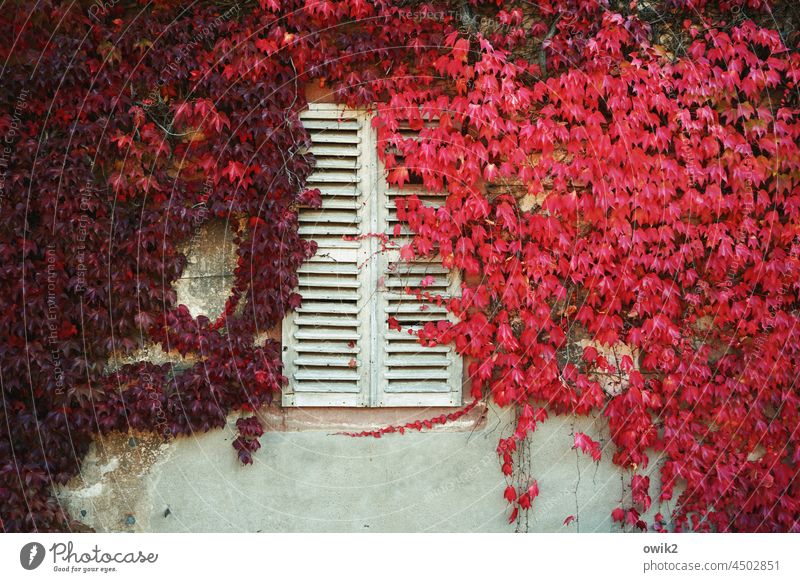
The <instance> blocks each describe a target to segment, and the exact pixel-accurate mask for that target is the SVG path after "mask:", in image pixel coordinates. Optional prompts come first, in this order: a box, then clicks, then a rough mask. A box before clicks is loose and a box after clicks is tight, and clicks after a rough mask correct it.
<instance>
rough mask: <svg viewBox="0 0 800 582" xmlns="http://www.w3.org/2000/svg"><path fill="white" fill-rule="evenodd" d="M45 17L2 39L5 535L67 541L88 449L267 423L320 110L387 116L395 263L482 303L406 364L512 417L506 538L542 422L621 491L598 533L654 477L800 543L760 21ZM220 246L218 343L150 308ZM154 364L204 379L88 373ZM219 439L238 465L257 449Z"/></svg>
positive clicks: (678, 522) (744, 525)
mask: <svg viewBox="0 0 800 582" xmlns="http://www.w3.org/2000/svg"><path fill="white" fill-rule="evenodd" d="M34 4H35V3H33V2H19V3H17V4H16V5H15V9H13V10H9V11H7V12H5V13H4V14H3V15H2V17H0V22H1V23H2V24H0V26H1V27H2V28H1V29H0V30H2V32H3V33H4V36H5V37H6V38H9V39H11V38H13V39H15V41H14V42H13V43H9V44H8V45H7V46H6V47H4V48H3V49H2V51H3V52H2V57H3V61H4V63H5V66H4V69H3V71H2V89H0V91H2V95H3V101H4V103H5V104H6V105H5V109H4V112H3V113H2V116H0V130H1V131H2V133H3V144H2V147H4V148H5V149H4V150H3V156H2V164H3V167H2V170H3V172H4V173H3V177H2V178H3V181H2V196H3V197H2V205H3V206H2V211H3V217H4V221H3V223H2V225H0V233H1V234H2V236H1V237H0V254H2V257H3V266H2V270H3V283H2V299H0V301H2V306H3V308H2V310H0V313H2V314H3V315H2V318H1V319H0V322H2V323H1V324H0V325H2V330H3V337H4V340H5V341H4V344H3V346H2V347H0V363H1V364H2V394H3V406H2V409H1V410H0V417H2V421H3V425H4V426H5V428H4V430H3V434H2V436H0V520H1V522H2V526H3V529H4V530H6V531H20V530H22V531H30V530H39V531H45V530H59V529H64V528H68V527H70V526H71V524H70V521H69V517H68V516H66V515H64V513H63V511H62V510H61V509H60V507H59V506H58V504H57V503H56V502H55V501H54V500H53V498H52V487H53V486H54V485H57V484H61V483H64V482H66V481H67V480H68V479H69V478H70V477H72V476H73V475H75V474H76V472H77V470H78V467H79V462H80V459H81V457H82V456H83V455H84V454H85V452H86V449H87V447H88V444H89V442H90V440H91V437H92V435H93V434H94V433H96V432H108V431H113V430H127V429H129V428H134V429H145V430H157V431H159V432H161V433H162V434H163V435H164V436H165V438H171V437H173V436H176V435H180V434H187V433H190V432H192V431H197V430H200V431H204V430H209V429H211V428H215V427H221V426H223V425H224V422H225V418H226V416H227V414H228V412H229V411H231V410H241V409H244V410H254V409H257V408H259V407H261V406H264V405H266V404H269V403H270V402H271V401H272V398H273V396H274V394H276V393H277V392H278V391H279V390H280V387H281V385H282V384H283V383H284V382H285V378H283V377H282V375H281V367H280V351H279V346H278V345H276V344H275V343H274V342H272V341H267V342H266V343H265V344H263V345H262V344H260V343H257V342H256V341H255V337H256V336H257V335H258V334H259V332H262V331H265V330H268V329H270V328H272V327H273V326H275V325H276V324H277V323H279V322H280V320H281V318H282V317H283V315H284V313H285V312H286V310H287V309H290V308H293V307H296V306H297V305H299V302H300V299H301V298H300V297H299V296H298V295H297V294H295V293H293V289H294V287H295V284H296V282H297V277H296V270H297V268H298V266H299V265H300V264H301V262H302V261H303V260H304V259H306V258H307V257H309V256H311V255H312V254H313V252H314V250H315V249H314V246H313V244H310V243H306V242H304V241H303V240H302V239H300V238H299V237H298V234H297V226H298V225H297V213H296V207H297V205H298V204H304V203H311V204H313V203H314V200H315V198H316V196H315V193H314V192H305V191H304V190H303V182H304V179H305V177H306V176H307V175H308V173H309V171H310V169H311V167H312V166H313V160H312V159H311V158H310V156H307V155H303V153H302V151H303V150H302V148H303V147H304V146H307V145H308V143H307V139H308V138H307V135H306V134H305V132H304V131H303V129H302V125H301V124H300V122H299V119H298V113H299V112H300V111H301V110H302V109H303V108H304V107H305V97H304V91H303V87H304V86H305V84H306V83H307V82H309V81H314V82H317V83H319V85H320V86H321V87H325V86H327V87H330V90H331V91H333V92H334V93H335V94H336V95H337V97H338V98H339V99H340V100H341V101H343V102H346V103H349V104H351V105H361V106H374V107H376V108H377V120H376V127H377V131H378V135H379V138H380V139H381V140H383V142H384V143H386V144H389V145H390V146H392V147H391V149H389V150H387V151H386V152H382V153H381V155H382V156H383V157H384V161H385V163H386V165H387V167H388V168H389V180H390V181H391V182H394V183H396V184H398V185H400V186H404V185H405V187H406V188H407V189H408V190H409V193H410V196H409V197H408V198H406V199H404V200H403V201H401V203H400V205H399V208H398V210H399V214H400V217H401V219H403V220H405V221H406V222H407V223H408V225H409V226H410V227H411V229H412V230H413V231H414V233H415V237H414V240H413V243H412V244H411V245H408V246H407V247H405V248H404V249H403V250H402V256H404V257H406V258H411V257H414V256H421V255H431V254H434V253H439V254H440V255H441V256H442V258H443V261H444V263H445V264H446V265H447V266H452V267H455V268H458V269H461V270H463V271H464V272H465V274H466V276H467V277H466V278H467V280H468V281H471V283H470V285H468V286H465V288H464V289H463V292H462V295H461V297H460V298H459V299H452V300H449V301H447V305H448V308H449V309H450V311H451V312H452V313H453V314H454V315H455V316H456V322H455V323H449V322H444V321H442V322H439V323H437V324H430V325H429V326H428V327H427V328H426V329H425V330H423V331H422V332H421V333H420V336H421V337H420V339H421V341H424V342H427V343H437V342H446V343H450V342H453V343H454V344H455V346H456V348H457V350H458V351H459V353H461V354H463V355H464V356H465V357H467V358H468V361H469V362H470V365H469V371H470V376H471V379H472V396H473V397H474V398H475V399H481V398H486V397H491V398H492V399H493V400H494V401H495V402H496V403H497V404H498V405H500V406H515V407H516V408H517V411H518V414H517V419H518V421H517V426H516V430H515V432H514V434H512V435H511V436H509V437H508V438H506V439H503V440H502V441H501V442H500V444H499V446H498V455H499V457H500V460H501V465H502V470H503V472H504V473H505V474H506V475H508V476H509V480H510V482H509V487H508V488H507V489H506V491H505V497H506V499H507V500H508V502H509V504H510V505H511V519H512V520H513V519H515V518H516V517H517V516H518V515H519V511H520V510H522V511H525V510H528V509H529V508H530V507H531V506H532V505H533V504H535V499H536V497H537V496H538V495H539V493H540V492H539V485H538V483H537V482H536V481H535V480H533V481H530V482H526V483H522V484H519V483H517V484H516V485H517V486H516V487H515V486H513V485H512V482H511V479H512V477H513V471H514V455H515V451H516V450H517V448H518V445H519V443H520V441H521V440H523V439H525V438H528V436H529V434H530V433H531V432H532V431H534V430H535V428H536V426H537V424H539V423H541V422H543V421H545V419H546V417H547V411H550V412H555V413H570V414H578V415H586V414H591V413H597V412H601V413H602V414H603V415H605V417H607V419H608V423H609V427H610V430H611V438H612V441H613V446H614V448H615V451H614V453H613V460H614V462H616V463H617V464H619V465H620V466H622V467H624V468H626V469H628V470H629V471H630V472H631V496H630V500H629V501H627V502H626V503H625V504H624V505H625V506H624V507H619V508H616V509H615V510H614V511H613V512H611V514H612V518H613V519H614V520H616V521H620V522H622V523H623V524H628V526H629V527H640V528H645V527H648V525H651V526H652V527H654V528H656V529H658V528H661V527H664V525H663V522H665V521H666V520H664V519H663V518H662V516H661V515H660V514H659V515H658V516H657V518H656V520H655V522H654V523H652V524H647V523H645V521H644V520H643V519H642V514H643V513H644V512H645V511H647V510H648V509H649V508H650V506H651V504H652V500H651V497H650V479H649V477H646V476H644V475H642V474H641V473H640V472H641V469H642V468H644V467H646V465H647V463H648V454H649V452H650V449H654V450H657V451H660V452H661V453H662V454H663V455H664V458H665V460H666V461H665V463H664V465H663V468H662V469H661V471H660V476H661V481H662V483H661V488H660V493H659V499H658V503H661V502H663V501H667V500H669V499H671V498H672V496H673V495H674V494H675V492H676V491H679V492H680V493H679V494H678V495H677V503H676V505H675V509H674V510H673V511H672V515H670V516H669V517H670V518H671V521H670V524H671V526H670V527H673V528H675V529H678V530H685V529H693V530H721V531H727V530H737V531H798V530H799V529H800V525H799V524H798V517H799V515H800V505H799V504H800V482H798V480H797V474H798V466H799V465H798V462H799V461H800V447H798V441H797V430H798V425H800V411H799V409H800V399H799V398H798V391H797V386H796V382H797V379H798V369H800V368H799V367H798V363H799V362H798V360H799V359H800V330H798V325H797V324H798V311H797V310H798V292H800V260H798V259H799V257H798V253H800V238H798V232H800V185H799V184H800V156H799V155H798V134H800V126H799V125H798V119H797V113H798V107H799V106H800V104H799V103H798V94H797V82H798V79H799V77H800V58H799V57H798V53H797V52H796V50H795V47H794V45H793V43H796V40H797V37H796V34H795V33H794V31H793V28H792V26H794V24H793V23H794V21H793V20H792V19H791V18H790V17H789V16H786V10H785V9H784V8H785V7H784V6H783V5H782V4H780V3H768V2H764V1H760V0H741V1H736V0H730V1H726V2H719V3H718V4H717V3H715V2H714V3H711V2H706V1H692V2H688V1H683V0H681V1H678V0H672V1H667V2H664V3H657V2H655V1H653V2H639V4H641V5H642V6H638V5H637V3H636V2H631V3H627V2H625V3H622V2H619V3H617V2H611V1H607V0H544V1H543V2H540V3H538V4H537V5H536V6H535V7H531V6H529V5H528V4H527V3H523V2H520V3H518V4H516V3H510V2H509V3H504V2H484V1H482V0H471V1H469V2H458V3H455V2H454V3H453V4H452V5H427V4H410V5H409V4H408V3H405V2H391V1H379V2H365V1H361V0H355V1H352V0H351V1H339V0H314V1H302V0H294V1H289V2H277V1H273V0H260V1H259V2H257V3H252V2H251V3H245V4H242V5H239V4H230V5H225V6H223V5H217V4H211V3H197V4H193V5H191V6H186V5H185V3H183V2H179V1H177V0H160V1H156V2H144V1H142V2H118V3H108V2H107V3H105V4H100V3H95V4H91V3H89V2H82V3H78V4H75V3H61V2H55V1H51V2H44V3H41V2H40V3H39V4H38V6H39V8H38V9H37V10H36V11H34V10H33V5H34ZM112 4H113V5H112ZM712 4H713V5H712ZM698 10H700V11H701V12H699V13H698ZM775 15H782V16H781V18H782V19H781V20H776V19H775V18H774V17H775ZM784 17H785V18H784ZM771 22H772V23H777V24H774V25H773V26H778V27H779V29H775V28H770V24H769V23H771ZM665 23H666V24H665ZM434 120H435V121H434ZM425 121H428V123H425ZM432 121H433V122H432ZM400 122H403V123H408V124H409V125H410V126H411V127H412V128H414V129H419V130H420V138H419V139H418V140H409V139H404V138H403V137H402V135H401V134H400V132H399V127H400ZM431 122H432V123H431ZM409 182H411V184H410V185H409V184H408V183H409ZM420 183H423V184H424V186H426V187H428V188H433V189H436V190H446V191H447V192H448V193H449V197H448V200H447V204H446V206H445V207H443V208H440V209H432V208H426V207H425V206H424V205H422V204H421V202H420V201H419V199H418V198H416V197H415V196H413V189H414V188H415V187H418V186H419V184H420ZM210 217H216V218H223V219H227V220H231V221H232V222H238V223H240V224H241V227H240V228H239V229H237V230H236V240H235V242H236V243H237V245H238V265H237V269H236V276H235V284H234V287H233V289H232V292H231V296H230V298H229V300H228V303H227V306H226V309H225V313H224V314H223V315H222V316H221V317H220V318H219V319H218V320H217V321H213V322H212V321H209V320H208V319H207V318H203V317H198V318H193V317H191V315H190V314H189V313H188V310H187V309H186V308H185V307H184V306H181V305H177V304H176V303H177V302H176V295H175V291H174V289H173V287H172V285H173V283H174V282H175V281H176V279H177V278H178V277H179V276H180V274H181V272H182V270H183V268H184V267H185V263H186V259H185V256H184V255H183V254H182V253H181V251H180V250H179V249H180V248H183V247H182V246H181V245H184V244H185V243H187V241H189V240H190V239H191V237H192V235H193V233H194V231H195V229H196V227H197V226H198V225H200V224H202V223H203V222H204V221H205V220H207V219H209V218H210ZM419 292H420V293H423V294H424V293H425V290H424V289H420V290H419ZM431 300H432V301H433V300H437V298H435V297H431ZM439 300H441V299H440V298H439ZM151 342H155V343H156V344H158V345H160V346H161V347H162V348H163V349H164V350H166V351H171V350H177V351H179V352H180V353H182V354H189V353H191V354H194V355H196V356H198V358H199V360H198V363H197V364H195V365H194V366H193V367H191V368H189V369H187V370H184V371H181V372H180V373H174V371H173V370H172V369H171V368H170V367H169V366H166V365H165V366H158V365H154V364H151V363H146V362H142V363H138V364H129V365H125V366H123V367H121V368H119V369H115V370H113V371H112V370H110V369H109V365H108V362H109V361H110V360H112V359H113V358H115V357H120V356H125V355H130V354H132V353H133V352H134V351H135V350H136V349H137V348H139V347H141V346H142V345H144V344H146V343H151ZM621 344H626V345H627V346H629V348H631V349H630V350H629V352H630V354H631V355H629V356H625V357H622V358H620V359H619V360H617V359H616V358H610V357H608V355H607V354H608V351H609V350H610V349H611V348H614V347H618V346H620V345H621ZM608 376H612V377H615V378H617V382H616V383H615V384H614V383H612V384H609V383H607V382H602V381H601V379H602V378H604V377H608ZM470 406H472V405H470ZM459 414H460V413H453V414H451V415H449V416H447V417H440V418H438V419H434V420H433V421H424V422H423V421H420V422H418V423H409V424H408V425H405V426H404V427H402V430H405V429H421V428H425V427H429V426H432V425H433V424H436V423H439V422H446V421H447V420H448V419H451V418H456V417H458V416H459ZM237 428H238V430H239V433H240V437H239V438H238V439H237V440H236V441H235V443H234V447H235V448H236V450H237V451H238V454H239V457H240V459H241V460H242V461H243V462H244V463H249V462H252V454H253V453H254V452H255V451H256V450H257V449H258V448H259V443H258V437H259V436H260V435H261V433H262V431H263V429H262V427H261V426H260V424H259V423H258V421H257V420H256V419H255V418H251V419H247V420H244V419H243V420H240V421H239V423H237ZM395 430H396V429H394V428H393V427H389V428H388V429H386V430H384V431H376V432H375V433H368V434H371V435H374V436H380V434H383V433H385V432H394V431H395ZM397 430H398V432H402V430H399V429H397ZM574 445H575V447H576V448H578V449H580V450H581V451H583V452H584V453H586V454H588V455H591V457H592V458H593V459H594V460H598V459H599V458H600V457H601V455H602V454H603V452H602V451H601V446H600V443H598V442H596V441H594V440H592V439H591V438H590V437H589V436H587V435H585V434H583V433H578V434H576V435H575V442H574ZM678 487H679V489H678ZM546 493H547V492H546V491H545V490H543V491H542V494H546ZM571 517H572V516H569V517H567V519H566V520H565V523H569V522H570V521H571V519H570V518H571Z"/></svg>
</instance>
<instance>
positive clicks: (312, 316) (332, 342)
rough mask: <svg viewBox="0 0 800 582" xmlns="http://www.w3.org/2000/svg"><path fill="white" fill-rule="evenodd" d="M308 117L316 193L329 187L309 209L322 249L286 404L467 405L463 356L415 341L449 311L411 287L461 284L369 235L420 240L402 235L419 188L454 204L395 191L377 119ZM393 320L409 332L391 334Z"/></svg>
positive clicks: (446, 289)
mask: <svg viewBox="0 0 800 582" xmlns="http://www.w3.org/2000/svg"><path fill="white" fill-rule="evenodd" d="M300 117H301V120H302V122H303V125H304V126H305V128H306V130H307V131H308V132H309V135H310V137H311V153H312V154H313V155H314V157H315V159H316V165H315V167H314V171H313V172H312V174H311V175H310V176H309V178H308V180H307V183H306V187H307V188H309V189H313V188H318V189H319V190H320V192H321V195H322V206H321V208H301V209H300V210H299V221H300V235H301V236H303V237H305V238H308V239H311V240H314V241H316V242H317V245H318V249H317V253H316V255H315V256H314V257H312V258H311V259H310V260H309V261H307V262H306V263H304V264H303V265H302V266H301V267H300V269H299V272H298V277H299V282H298V289H297V291H298V293H300V295H301V296H302V297H303V303H302V305H301V307H300V308H299V309H297V310H296V311H295V312H292V313H290V314H288V315H287V316H286V318H285V319H284V323H283V354H284V357H283V362H284V373H285V375H286V376H287V377H288V379H289V383H288V386H287V387H286V388H285V389H284V391H283V405H284V406H457V405H459V404H460V403H461V370H462V364H461V358H460V357H459V356H458V355H457V354H455V351H454V349H453V348H452V347H451V346H436V347H430V348H429V347H423V346H421V345H420V344H419V341H418V339H417V337H416V335H410V334H409V333H408V331H409V330H416V329H419V328H420V327H421V326H422V325H424V324H425V322H427V321H437V320H441V319H444V318H447V317H448V313H447V310H446V309H445V308H444V306H437V305H436V304H435V303H431V302H428V301H425V300H421V299H417V298H416V296H415V295H414V294H411V293H407V292H406V290H405V289H406V287H412V288H419V287H420V286H421V284H422V283H423V279H426V281H425V282H426V283H429V284H428V285H427V286H426V288H425V289H426V291H430V293H431V294H433V295H437V294H440V295H442V296H444V297H447V296H450V295H452V294H453V293H457V292H458V289H459V288H460V282H459V280H458V277H457V276H456V275H455V274H454V273H451V272H448V271H447V270H446V269H444V268H443V267H442V265H441V262H439V261H436V260H432V259H418V260H415V261H412V262H410V263H409V262H407V261H400V259H399V254H398V251H396V250H390V251H385V250H384V251H382V250H381V248H380V243H379V241H378V240H377V238H376V237H374V236H369V235H371V234H374V233H378V232H382V233H385V234H387V235H388V236H389V237H390V239H391V240H392V242H394V243H400V244H402V243H403V241H404V239H405V240H410V238H409V233H408V232H401V235H400V236H399V237H397V236H394V225H395V224H397V212H396V206H395V204H396V202H395V200H396V198H397V197H398V196H407V195H408V194H409V193H410V192H412V191H413V192H415V193H417V194H418V195H419V196H420V198H421V199H422V200H423V201H424V203H426V204H428V205H441V204H443V203H444V200H445V198H446V196H445V195H444V194H441V193H427V192H425V191H423V190H421V188H409V189H408V191H403V192H401V191H398V190H395V189H390V188H388V185H387V184H386V180H385V178H384V175H383V168H382V167H381V168H378V167H377V166H378V165H379V164H378V161H377V155H376V154H377V148H376V142H375V137H374V130H373V129H372V127H371V126H370V120H369V117H368V116H367V114H366V113H363V112H358V111H354V110H349V109H345V108H341V107H339V106H336V105H330V104H311V105H310V106H309V109H308V110H307V111H305V112H303V113H302V114H301V116H300ZM343 237H347V240H345V238H343ZM390 316H391V317H394V318H396V319H397V320H398V321H399V323H400V325H401V326H402V330H401V331H400V332H398V331H393V330H390V329H389V326H388V318H389V317H390Z"/></svg>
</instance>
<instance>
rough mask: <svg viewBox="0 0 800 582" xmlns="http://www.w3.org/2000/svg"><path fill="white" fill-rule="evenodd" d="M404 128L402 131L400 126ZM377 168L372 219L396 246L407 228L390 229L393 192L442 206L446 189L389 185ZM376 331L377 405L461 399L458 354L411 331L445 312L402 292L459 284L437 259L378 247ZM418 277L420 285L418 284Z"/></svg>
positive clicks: (443, 290)
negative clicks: (392, 323) (392, 322)
mask: <svg viewBox="0 0 800 582" xmlns="http://www.w3.org/2000/svg"><path fill="white" fill-rule="evenodd" d="M404 133H408V132H404ZM384 175H385V174H383V172H382V168H381V176H380V177H379V179H378V185H379V196H378V198H379V200H380V204H379V211H378V214H379V216H378V219H379V224H380V225H381V228H382V231H383V232H384V233H385V234H386V235H388V236H389V237H390V239H391V240H392V242H394V243H396V244H397V245H398V246H403V245H404V244H406V243H408V242H410V240H411V237H410V234H411V233H410V232H409V230H408V228H407V227H405V226H403V225H401V231H400V234H399V236H395V235H394V228H395V225H396V224H397V223H398V219H397V205H396V204H397V202H396V201H397V198H398V197H406V196H410V195H411V194H412V193H413V194H416V195H417V196H418V197H419V198H420V200H421V201H422V203H423V204H424V205H426V206H443V205H444V203H445V200H446V198H447V195H446V194H445V193H441V192H426V191H425V190H424V189H423V187H422V186H421V185H416V184H414V183H413V181H412V185H411V186H409V187H406V188H405V189H403V190H402V191H401V190H398V189H396V188H390V187H389V186H388V184H386V180H385V179H384V177H383V176H384ZM378 270H379V278H378V288H377V298H378V301H377V313H376V316H377V333H376V335H377V337H378V338H379V350H378V354H377V359H378V362H379V366H378V371H377V375H378V376H379V378H378V380H379V381H378V382H377V386H378V394H377V405H378V406H457V405H460V404H461V381H462V359H461V356H459V355H458V354H457V353H456V351H455V348H454V347H453V346H451V345H439V346H435V347H424V346H422V345H420V343H419V340H418V338H417V336H416V335H415V334H409V331H414V330H418V329H420V328H421V327H422V326H424V325H425V323H426V322H429V321H439V320H442V319H448V318H449V317H450V315H449V313H448V311H447V309H446V307H445V306H444V305H442V306H438V305H437V304H436V302H435V301H428V300H425V299H418V298H417V297H416V294H414V293H407V292H406V288H407V287H410V288H411V290H414V289H422V290H423V291H426V292H430V294H431V295H432V296H436V295H441V296H442V297H443V298H445V299H446V298H448V297H451V296H453V295H454V294H457V293H458V292H459V290H460V278H459V277H458V274H457V273H456V272H454V271H448V270H447V269H445V268H444V267H443V266H442V264H441V261H440V260H436V259H431V258H418V259H415V260H413V261H403V260H401V259H400V256H399V251H396V250H393V251H389V252H385V253H381V255H380V256H379V260H378ZM423 279H424V280H425V283H426V285H425V286H424V287H423V286H422V283H423ZM389 317H394V318H395V319H397V321H398V322H399V324H400V326H401V330H400V331H397V330H391V329H389V324H388V319H389Z"/></svg>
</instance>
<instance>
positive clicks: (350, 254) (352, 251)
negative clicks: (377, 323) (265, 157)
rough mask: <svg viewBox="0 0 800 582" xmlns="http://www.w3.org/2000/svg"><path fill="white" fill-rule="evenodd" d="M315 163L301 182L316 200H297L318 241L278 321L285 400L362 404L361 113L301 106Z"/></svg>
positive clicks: (366, 275) (365, 246)
mask: <svg viewBox="0 0 800 582" xmlns="http://www.w3.org/2000/svg"><path fill="white" fill-rule="evenodd" d="M301 119H302V121H303V125H304V126H305V127H306V129H307V130H308V132H309V134H310V136H311V142H312V145H311V152H312V153H313V154H314V157H315V158H316V166H315V168H314V171H313V173H312V174H311V175H310V176H309V178H308V181H307V184H306V187H307V188H309V189H312V188H319V190H320V192H321V194H322V206H321V208H317V209H312V208H301V209H300V211H299V219H300V235H301V236H303V237H306V238H309V239H312V240H315V241H316V242H317V244H318V250H317V253H316V255H315V256H314V257H312V258H311V259H310V260H309V261H308V262H306V263H304V264H303V265H302V266H301V267H300V269H299V288H298V292H299V293H300V295H302V297H303V303H302V306H301V307H300V308H299V309H298V310H297V311H296V312H294V313H290V314H289V315H288V316H287V317H286V319H285V320H284V323H283V354H284V357H283V360H284V373H285V374H286V376H287V377H288V379H289V385H288V387H287V388H286V389H285V390H284V393H283V404H284V405H285V406H368V405H369V380H368V374H369V357H370V340H371V334H370V325H369V324H370V322H369V317H368V316H367V315H366V314H368V312H369V306H368V301H369V293H368V289H369V287H370V275H371V270H370V269H369V268H365V267H367V266H368V265H367V263H368V258H369V252H370V249H369V241H368V240H352V241H351V240H343V237H344V236H345V235H349V236H352V237H358V235H360V234H362V233H364V232H366V231H367V230H368V224H365V223H368V222H369V219H368V214H369V205H368V203H367V202H368V200H367V198H368V196H367V193H368V192H369V189H370V187H371V184H370V179H369V175H370V172H369V171H368V170H369V168H368V166H369V163H370V158H369V156H366V155H365V152H367V151H368V149H367V148H366V147H365V145H368V144H365V139H368V137H369V131H368V130H369V129H370V128H369V127H368V122H367V120H366V118H365V116H364V115H363V114H360V113H358V112H355V111H349V110H346V109H343V108H340V107H338V106H334V105H325V104H321V105H311V106H310V108H309V109H308V110H307V111H305V112H304V113H302V114H301Z"/></svg>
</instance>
